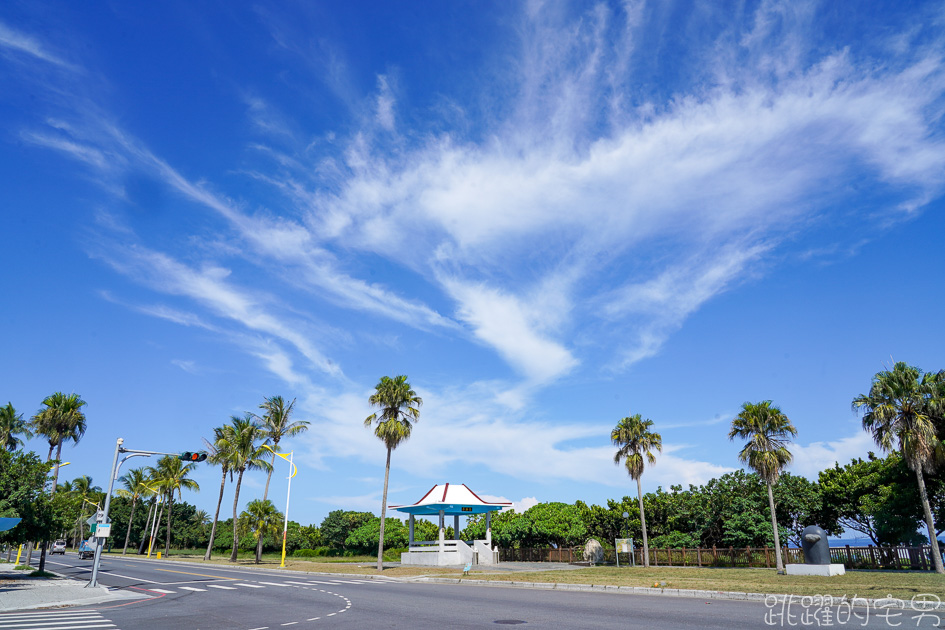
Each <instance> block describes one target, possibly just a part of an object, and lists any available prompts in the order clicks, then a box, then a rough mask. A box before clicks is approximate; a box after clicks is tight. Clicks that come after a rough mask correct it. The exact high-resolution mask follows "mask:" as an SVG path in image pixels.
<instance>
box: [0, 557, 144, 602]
mask: <svg viewBox="0 0 945 630" xmlns="http://www.w3.org/2000/svg"><path fill="white" fill-rule="evenodd" d="M14 566H15V565H14V564H13V563H11V562H0V613H3V612H11V611H14V610H31V609H34V608H58V607H61V606H63V607H64V606H85V605H91V604H100V603H102V602H109V601H112V600H116V599H141V598H142V597H146V595H143V594H141V595H139V594H138V593H134V592H129V591H122V590H117V589H109V588H106V587H104V586H97V587H95V588H86V587H85V585H86V582H80V581H78V580H71V579H68V578H64V577H57V578H31V577H29V574H30V573H31V571H15V570H14V569H13V567H14Z"/></svg>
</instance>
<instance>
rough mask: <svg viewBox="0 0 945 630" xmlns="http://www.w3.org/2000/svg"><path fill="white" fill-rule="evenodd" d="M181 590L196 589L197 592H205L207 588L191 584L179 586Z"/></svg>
mask: <svg viewBox="0 0 945 630" xmlns="http://www.w3.org/2000/svg"><path fill="white" fill-rule="evenodd" d="M180 588H181V590H182V591H196V592H198V593H206V592H207V589H205V588H194V587H193V586H181V587H180Z"/></svg>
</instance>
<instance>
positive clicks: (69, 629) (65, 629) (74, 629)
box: [7, 619, 116, 630]
mask: <svg viewBox="0 0 945 630" xmlns="http://www.w3.org/2000/svg"><path fill="white" fill-rule="evenodd" d="M100 621H108V619H101V620H100ZM29 625H35V624H29ZM7 627H9V628H26V627H27V626H23V625H16V626H7ZM114 627H116V626H115V624H113V623H100V624H98V625H94V626H74V625H71V624H70V625H68V626H50V627H44V628H42V630H82V629H83V628H114ZM37 630H40V629H38V628H37Z"/></svg>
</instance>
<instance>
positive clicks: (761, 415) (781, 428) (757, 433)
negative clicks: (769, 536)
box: [728, 400, 797, 574]
mask: <svg viewBox="0 0 945 630" xmlns="http://www.w3.org/2000/svg"><path fill="white" fill-rule="evenodd" d="M796 435H797V429H796V428H794V425H793V424H791V421H790V420H789V419H788V417H787V416H786V415H784V413H783V412H782V411H781V409H780V408H779V407H776V406H774V405H772V404H771V401H770V400H764V401H762V402H759V403H751V402H746V403H745V404H743V405H742V410H741V411H740V412H739V413H738V415H737V416H735V418H734V419H732V428H731V430H730V431H729V432H728V439H729V440H734V439H735V438H741V439H743V440H748V442H747V443H746V444H745V447H744V448H743V449H742V450H741V452H739V454H738V459H739V461H741V462H742V463H744V464H747V465H748V467H749V468H751V469H752V470H754V471H755V472H757V473H758V475H759V476H760V477H761V478H762V479H764V481H765V483H766V484H768V509H770V510H771V529H772V530H773V532H774V555H775V560H776V564H777V570H778V574H783V573H784V562H783V560H782V559H781V537H780V535H779V533H778V520H777V518H776V517H775V513H774V490H773V487H774V484H776V483H777V482H778V477H780V476H781V471H783V470H784V467H785V466H787V465H788V464H790V463H791V461H792V460H793V459H794V457H793V456H792V455H791V451H789V450H788V448H787V445H788V444H790V443H791V440H790V439H789V438H792V437H794V436H796Z"/></svg>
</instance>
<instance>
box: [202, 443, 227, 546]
mask: <svg viewBox="0 0 945 630" xmlns="http://www.w3.org/2000/svg"><path fill="white" fill-rule="evenodd" d="M203 443H204V444H205V445H206V447H207V451H209V454H208V455H207V462H208V463H209V464H211V465H214V466H219V467H220V468H221V469H222V470H223V477H222V478H221V479H220V496H219V498H218V499H217V510H216V512H214V513H213V525H212V526H211V527H210V542H209V543H207V552H206V553H205V554H204V555H203V559H204V560H209V559H210V554H211V552H212V551H213V541H214V539H215V538H216V536H217V521H219V520H220V506H221V505H223V490H224V489H225V488H226V475H227V473H229V474H230V481H233V470H232V469H231V468H230V458H231V457H232V453H231V452H230V446H231V445H230V443H229V442H228V441H227V439H226V427H215V428H214V429H213V442H210V441H208V440H206V439H204V441H203Z"/></svg>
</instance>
